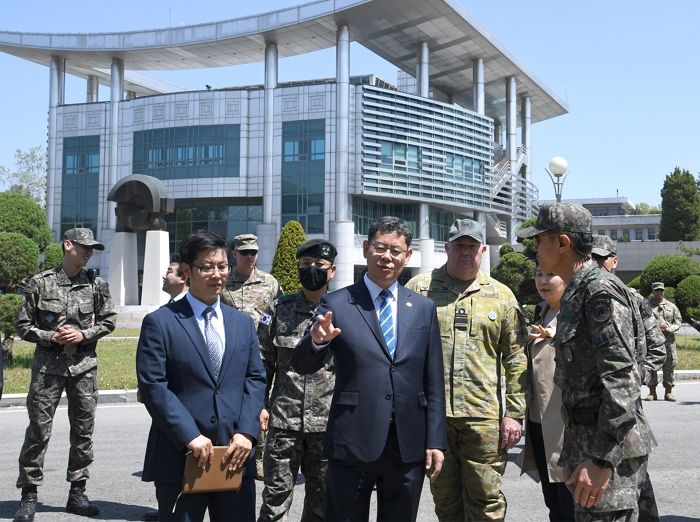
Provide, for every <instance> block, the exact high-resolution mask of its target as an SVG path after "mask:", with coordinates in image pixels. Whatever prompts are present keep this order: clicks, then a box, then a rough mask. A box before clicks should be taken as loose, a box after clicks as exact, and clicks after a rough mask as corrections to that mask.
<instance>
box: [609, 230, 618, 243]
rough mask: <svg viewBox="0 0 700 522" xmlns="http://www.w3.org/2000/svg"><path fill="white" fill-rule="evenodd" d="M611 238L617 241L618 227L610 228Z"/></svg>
mask: <svg viewBox="0 0 700 522" xmlns="http://www.w3.org/2000/svg"><path fill="white" fill-rule="evenodd" d="M610 239H612V240H613V241H617V229H616V228H613V229H612V230H610Z"/></svg>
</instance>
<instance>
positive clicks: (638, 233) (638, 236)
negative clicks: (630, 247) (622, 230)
mask: <svg viewBox="0 0 700 522" xmlns="http://www.w3.org/2000/svg"><path fill="white" fill-rule="evenodd" d="M643 232H644V231H643V230H642V229H641V228H635V229H634V239H636V240H637V241H641V240H642V239H644V234H643Z"/></svg>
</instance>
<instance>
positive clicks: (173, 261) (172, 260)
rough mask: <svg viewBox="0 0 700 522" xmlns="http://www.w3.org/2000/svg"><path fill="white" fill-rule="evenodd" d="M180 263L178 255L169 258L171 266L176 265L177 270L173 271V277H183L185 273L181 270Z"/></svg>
mask: <svg viewBox="0 0 700 522" xmlns="http://www.w3.org/2000/svg"><path fill="white" fill-rule="evenodd" d="M181 263H182V261H180V254H173V255H172V257H171V258H170V264H171V265H175V264H177V270H175V275H177V277H185V271H184V270H183V269H182V266H181Z"/></svg>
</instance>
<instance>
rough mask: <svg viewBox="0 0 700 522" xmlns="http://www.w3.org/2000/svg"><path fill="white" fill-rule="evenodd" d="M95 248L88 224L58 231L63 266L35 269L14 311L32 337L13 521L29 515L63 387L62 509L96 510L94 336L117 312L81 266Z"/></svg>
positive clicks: (105, 330) (106, 329) (23, 521)
mask: <svg viewBox="0 0 700 522" xmlns="http://www.w3.org/2000/svg"><path fill="white" fill-rule="evenodd" d="M93 249H96V250H104V245H103V244H102V243H99V242H98V241H95V239H94V238H93V235H92V230H90V229H88V228H72V229H70V230H68V231H66V233H65V234H64V235H63V264H62V266H59V267H57V268H52V269H50V270H45V271H44V272H41V273H39V274H37V275H35V276H34V277H33V278H32V279H31V280H30V281H29V283H28V284H27V286H26V288H25V291H24V298H23V300H22V304H21V306H20V309H19V313H18V316H17V323H16V324H17V331H18V332H19V335H20V337H21V338H22V339H24V340H25V341H28V342H32V343H36V349H35V352H34V361H33V363H32V378H31V383H30V386H29V394H28V395H27V414H28V416H29V426H28V427H27V431H26V433H25V437H24V445H23V446H22V451H21V453H20V456H19V478H18V479H17V487H18V488H22V501H21V503H20V508H19V509H18V511H17V513H16V514H15V521H16V522H27V521H32V520H33V519H34V513H35V511H36V503H37V486H38V485H40V484H41V483H42V481H43V478H44V474H43V470H42V468H43V465H44V455H45V453H46V448H47V445H48V443H49V437H50V436H51V425H52V422H53V417H54V414H55V413H56V407H57V406H58V403H59V400H60V399H61V392H63V390H65V391H66V396H67V397H68V420H69V422H70V452H69V454H68V472H67V475H66V480H68V482H70V483H71V487H70V493H69V495H68V503H67V505H66V510H67V511H68V512H69V513H74V514H77V515H83V516H94V515H96V514H97V513H98V509H97V508H96V507H95V506H94V505H92V504H91V503H90V501H89V500H88V497H87V496H86V495H85V482H86V480H87V478H88V477H89V476H90V473H89V471H88V466H89V465H90V463H91V462H92V461H93V453H92V432H93V428H94V425H95V408H96V406H97V355H96V354H95V349H96V347H97V340H98V339H100V338H101V337H104V336H105V335H107V334H109V333H110V332H111V331H112V330H114V322H115V319H116V313H115V312H114V307H113V305H112V299H111V297H110V294H109V287H108V286H107V283H106V281H105V280H104V279H102V278H101V277H95V275H94V272H92V271H88V270H84V267H85V265H87V262H88V260H89V259H90V257H91V256H92V254H93Z"/></svg>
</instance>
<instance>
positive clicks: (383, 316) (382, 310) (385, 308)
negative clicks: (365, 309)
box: [379, 288, 396, 359]
mask: <svg viewBox="0 0 700 522" xmlns="http://www.w3.org/2000/svg"><path fill="white" fill-rule="evenodd" d="M379 297H380V298H381V300H382V303H381V306H380V307H379V326H380V327H381V329H382V335H383V336H384V340H385V341H386V347H387V348H388V349H389V356H390V357H391V358H392V359H393V358H394V352H395V351H396V331H395V330H394V313H393V312H392V310H391V292H389V290H387V289H386V288H385V289H384V290H382V291H381V292H379Z"/></svg>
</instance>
